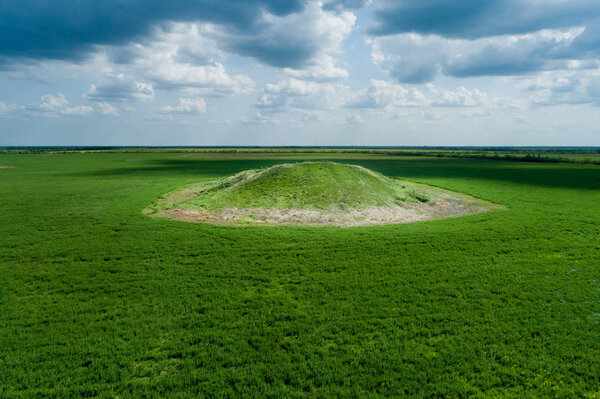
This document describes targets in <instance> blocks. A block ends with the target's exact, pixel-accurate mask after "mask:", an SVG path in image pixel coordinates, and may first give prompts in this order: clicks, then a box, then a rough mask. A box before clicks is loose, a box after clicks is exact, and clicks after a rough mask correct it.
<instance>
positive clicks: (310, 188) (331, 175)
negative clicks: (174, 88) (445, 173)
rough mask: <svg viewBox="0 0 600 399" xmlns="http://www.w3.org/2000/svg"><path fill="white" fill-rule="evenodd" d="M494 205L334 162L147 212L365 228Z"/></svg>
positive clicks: (167, 200) (193, 189) (270, 174)
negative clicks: (366, 226)
mask: <svg viewBox="0 0 600 399" xmlns="http://www.w3.org/2000/svg"><path fill="white" fill-rule="evenodd" d="M488 208H489V206H488V203H485V202H483V201H480V200H477V199H475V198H472V197H468V196H465V195H462V194H458V193H452V192H449V191H446V190H440V189H437V188H433V187H429V186H424V185H418V184H414V183H408V182H403V181H399V180H395V179H391V178H388V177H386V176H383V175H381V174H379V173H376V172H374V171H371V170H369V169H366V168H363V167H362V166H357V165H348V164H339V163H334V162H303V163H294V164H280V165H275V166H272V167H269V168H265V169H253V170H247V171H243V172H240V173H238V174H235V175H233V176H229V177H225V178H223V179H220V180H215V181H210V182H203V183H195V184H192V185H189V186H186V187H184V188H182V189H180V190H176V191H173V192H171V193H169V194H167V195H166V196H164V197H162V198H160V199H158V200H157V201H156V202H155V203H154V204H153V205H152V206H151V207H150V208H148V209H146V210H145V211H146V213H148V214H150V215H152V216H158V217H168V218H171V219H176V220H183V221H194V222H207V223H213V224H261V225H323V226H326V225H334V226H360V225H376V224H393V223H407V222H414V221H420V220H431V219H439V218H444V217H452V216H461V215H466V214H471V213H478V212H483V211H485V210H487V209H488Z"/></svg>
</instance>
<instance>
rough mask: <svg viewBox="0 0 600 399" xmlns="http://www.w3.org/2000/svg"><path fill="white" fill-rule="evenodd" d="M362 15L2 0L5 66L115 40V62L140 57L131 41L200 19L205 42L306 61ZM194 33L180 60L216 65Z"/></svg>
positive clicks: (252, 3) (284, 4) (267, 0)
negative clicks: (132, 49) (210, 35)
mask: <svg viewBox="0 0 600 399" xmlns="http://www.w3.org/2000/svg"><path fill="white" fill-rule="evenodd" d="M357 4H358V3H357ZM348 5H349V4H348ZM325 8H327V7H325ZM355 20H356V17H355V16H354V14H352V13H351V12H349V11H343V10H340V11H339V12H333V11H330V10H329V9H324V8H323V6H322V4H321V2H319V1H315V0H287V1H281V0H231V1H226V2H217V1H212V0H198V1H189V0H173V1H170V2H156V1H152V2H151V3H148V2H147V1H142V0H131V1H127V2H123V1H120V0H106V1H102V2H96V3H94V4H87V3H85V4H84V3H79V2H75V3H73V2H72V1H67V0H56V1H53V2H52V4H49V3H47V2H46V1H44V0H31V1H27V2H26V3H23V4H21V3H19V4H17V3H16V2H14V1H6V2H0V68H1V65H4V69H7V68H9V67H10V65H11V64H15V63H17V64H19V63H20V64H27V63H31V62H39V61H43V60H64V61H69V62H82V61H83V60H85V59H87V58H89V57H90V56H91V55H92V54H94V53H96V52H97V51H99V49H105V51H106V49H109V48H115V50H114V51H112V56H113V59H114V60H115V62H118V63H121V64H128V63H129V62H130V61H131V60H132V59H131V58H129V57H134V58H140V57H139V56H136V55H135V54H134V52H132V51H130V50H131V48H128V47H129V46H130V45H131V44H134V43H137V44H142V45H143V44H144V43H148V42H150V41H152V40H153V36H155V34H156V31H157V30H159V31H160V30H163V31H168V30H170V29H171V27H172V26H177V25H180V26H181V25H188V26H189V25H195V26H202V27H203V29H206V30H207V31H210V32H211V34H212V37H211V38H205V40H204V43H205V44H206V43H207V42H208V40H213V41H215V43H216V47H219V48H220V49H223V50H225V51H227V52H233V53H237V54H240V55H244V56H248V57H252V58H254V59H256V60H258V61H259V62H261V63H263V64H266V65H270V66H275V67H281V68H296V69H298V68H304V67H306V66H310V65H311V64H313V61H314V60H315V59H317V58H319V57H320V56H322V55H323V54H325V53H328V52H330V51H332V50H335V49H336V48H338V47H339V44H340V43H341V41H342V40H343V39H344V38H345V37H346V36H347V35H348V33H349V32H350V31H351V30H352V27H353V26H354V23H355ZM179 33H182V32H179ZM188 33H190V34H189V35H188V37H189V39H190V43H189V45H187V46H185V45H183V44H182V45H180V47H179V50H178V53H177V54H170V56H172V58H173V62H174V63H177V64H186V65H194V66H196V67H200V66H206V68H210V60H211V59H214V57H210V56H209V57H207V54H206V53H205V52H204V51H203V48H204V47H203V46H202V43H200V42H199V41H198V40H197V39H198V38H197V37H194V36H193V35H192V34H191V32H188ZM211 46H212V47H215V46H214V45H212V44H211ZM163 50H164V48H163ZM145 58H148V57H145ZM13 69H14V68H13ZM193 73H195V74H198V73H199V72H198V71H193ZM206 73H207V74H208V73H209V72H206ZM188 75H189V73H188Z"/></svg>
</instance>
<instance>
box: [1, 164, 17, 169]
mask: <svg viewBox="0 0 600 399" xmlns="http://www.w3.org/2000/svg"><path fill="white" fill-rule="evenodd" d="M12 168H14V166H8V165H0V169H12Z"/></svg>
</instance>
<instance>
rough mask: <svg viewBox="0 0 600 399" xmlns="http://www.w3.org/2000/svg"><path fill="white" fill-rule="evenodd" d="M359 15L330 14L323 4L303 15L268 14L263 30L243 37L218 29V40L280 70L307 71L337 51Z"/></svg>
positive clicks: (309, 5)
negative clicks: (327, 54)
mask: <svg viewBox="0 0 600 399" xmlns="http://www.w3.org/2000/svg"><path fill="white" fill-rule="evenodd" d="M355 22H356V16H355V15H354V14H353V13H351V12H348V11H345V12H341V13H331V12H326V11H324V10H323V9H322V8H321V4H320V3H319V2H309V3H307V5H306V7H305V8H304V10H303V11H302V12H300V13H292V14H289V15H285V16H275V15H265V16H264V18H263V21H262V23H261V25H260V29H256V30H255V31H252V32H244V34H239V32H237V31H231V30H227V29H217V30H216V31H215V32H216V35H215V37H217V38H218V41H219V42H220V43H222V44H223V46H224V47H225V48H226V49H228V50H229V51H232V52H235V53H238V54H241V55H245V56H249V57H253V58H255V59H257V60H259V61H260V62H262V63H264V64H267V65H270V66H274V67H279V68H286V67H287V68H296V69H299V68H305V67H308V66H311V64H312V63H314V61H315V60H316V59H318V58H319V57H321V56H322V55H323V54H326V53H329V52H336V51H338V50H339V47H340V45H341V43H342V41H343V40H344V39H345V38H346V36H347V35H348V34H349V33H350V32H351V31H352V28H353V27H354V24H355Z"/></svg>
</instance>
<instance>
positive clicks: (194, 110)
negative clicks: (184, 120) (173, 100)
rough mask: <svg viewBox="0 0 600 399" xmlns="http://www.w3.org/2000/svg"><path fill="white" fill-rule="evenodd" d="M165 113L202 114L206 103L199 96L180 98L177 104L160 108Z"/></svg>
mask: <svg viewBox="0 0 600 399" xmlns="http://www.w3.org/2000/svg"><path fill="white" fill-rule="evenodd" d="M160 112H162V113H165V114H204V113H206V103H205V102H204V100H203V99H201V98H196V99H194V98H180V99H179V102H178V103H177V105H175V106H172V105H166V106H164V107H161V108H160Z"/></svg>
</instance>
